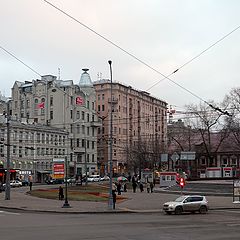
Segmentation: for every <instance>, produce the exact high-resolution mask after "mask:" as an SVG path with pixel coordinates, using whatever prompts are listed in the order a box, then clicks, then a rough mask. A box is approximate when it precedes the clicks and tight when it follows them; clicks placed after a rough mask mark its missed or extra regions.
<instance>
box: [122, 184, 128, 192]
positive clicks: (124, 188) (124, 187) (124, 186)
mask: <svg viewBox="0 0 240 240" xmlns="http://www.w3.org/2000/svg"><path fill="white" fill-rule="evenodd" d="M123 191H124V192H127V183H124V185H123Z"/></svg>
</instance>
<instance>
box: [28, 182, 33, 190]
mask: <svg viewBox="0 0 240 240" xmlns="http://www.w3.org/2000/svg"><path fill="white" fill-rule="evenodd" d="M32 185H33V183H32V181H31V182H29V188H30V191H32Z"/></svg>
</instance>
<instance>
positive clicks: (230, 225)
mask: <svg viewBox="0 0 240 240" xmlns="http://www.w3.org/2000/svg"><path fill="white" fill-rule="evenodd" d="M227 226H229V227H236V226H240V223H232V224H227Z"/></svg>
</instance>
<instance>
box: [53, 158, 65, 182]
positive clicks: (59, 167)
mask: <svg viewBox="0 0 240 240" xmlns="http://www.w3.org/2000/svg"><path fill="white" fill-rule="evenodd" d="M64 173H65V161H64V159H53V178H54V179H62V178H64Z"/></svg>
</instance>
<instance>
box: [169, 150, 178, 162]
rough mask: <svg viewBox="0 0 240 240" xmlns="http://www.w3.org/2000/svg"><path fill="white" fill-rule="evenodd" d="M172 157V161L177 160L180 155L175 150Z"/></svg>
mask: <svg viewBox="0 0 240 240" xmlns="http://www.w3.org/2000/svg"><path fill="white" fill-rule="evenodd" d="M171 159H172V161H174V162H176V161H177V160H178V159H179V155H178V154H177V153H176V152H174V153H173V154H172V156H171Z"/></svg>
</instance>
